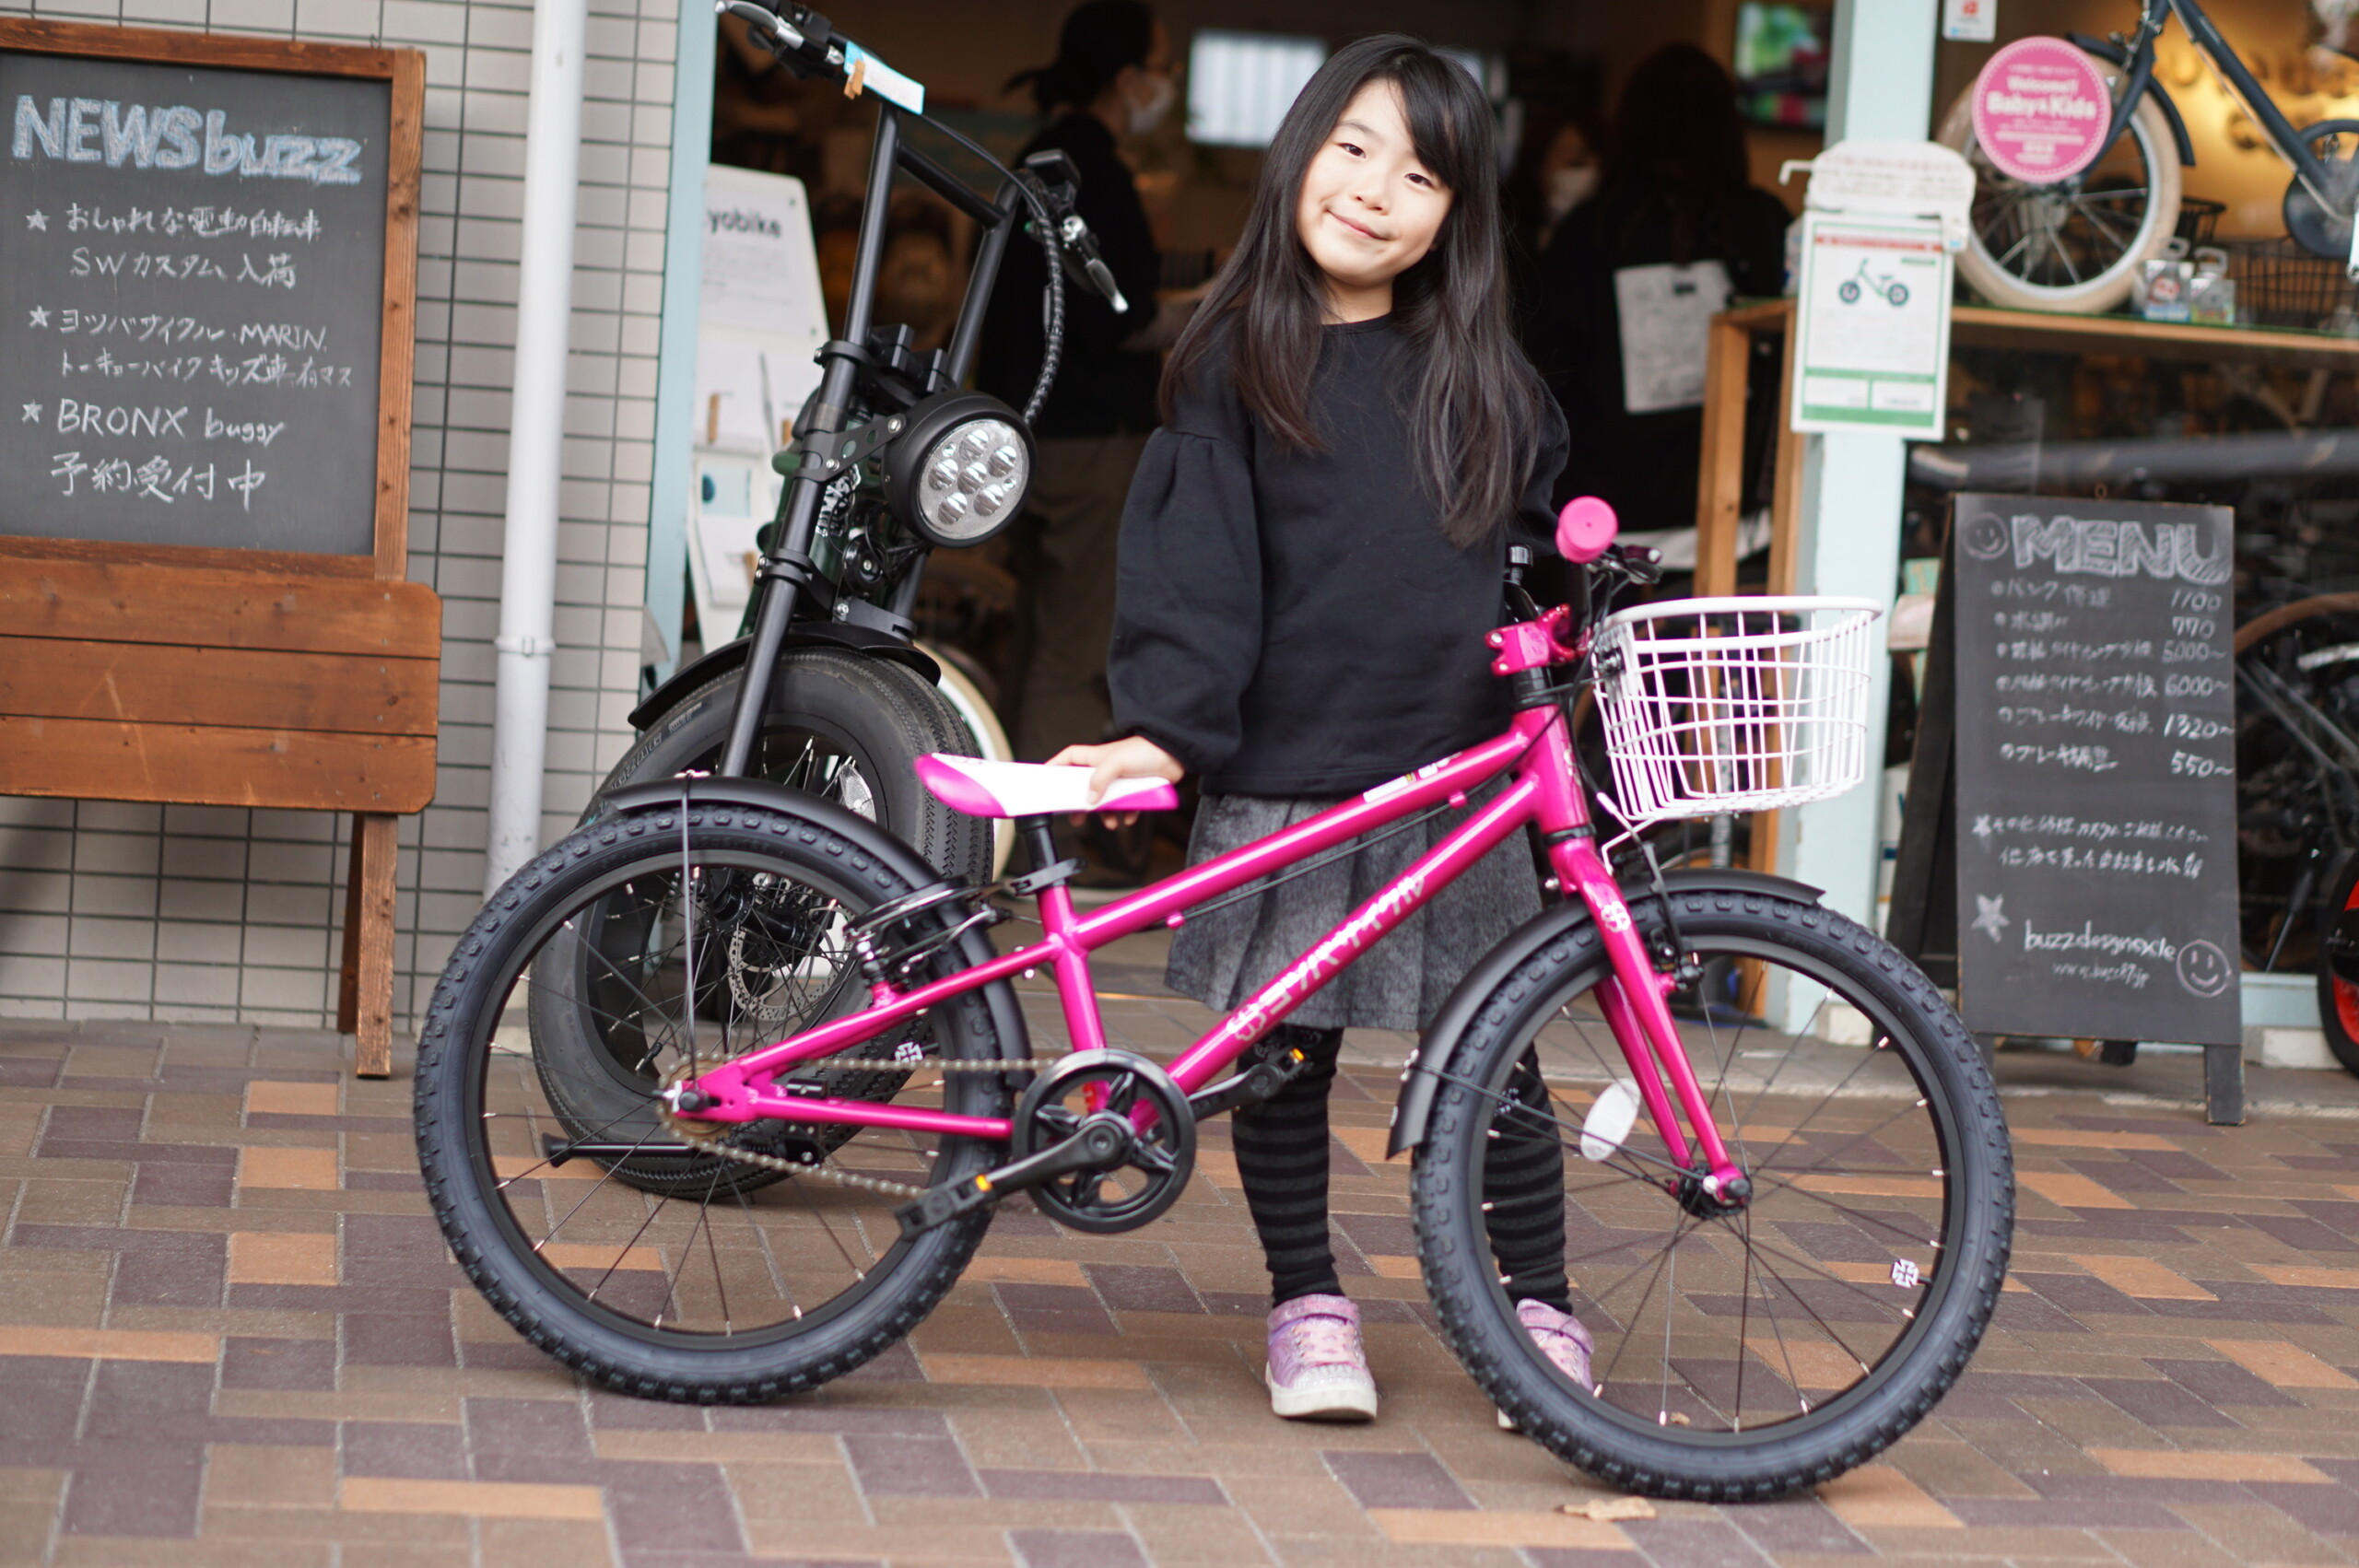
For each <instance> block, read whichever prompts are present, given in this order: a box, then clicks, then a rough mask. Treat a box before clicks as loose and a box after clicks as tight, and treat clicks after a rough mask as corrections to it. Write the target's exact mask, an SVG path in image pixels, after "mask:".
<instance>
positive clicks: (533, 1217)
mask: <svg viewBox="0 0 2359 1568" xmlns="http://www.w3.org/2000/svg"><path fill="white" fill-rule="evenodd" d="M910 891H911V890H910V887H909V885H908V884H907V883H906V882H905V881H904V880H903V879H902V878H901V877H900V876H899V875H898V874H897V873H896V872H894V871H893V870H892V869H891V868H890V867H888V866H887V865H886V864H884V863H883V862H882V861H880V860H878V859H877V858H876V857H875V856H874V854H872V853H870V852H867V851H866V850H864V849H863V846H862V845H860V844H858V843H855V842H851V841H849V840H847V839H846V838H845V837H839V836H838V835H837V834H835V833H833V832H831V831H829V830H828V829H827V828H826V827H825V826H824V825H818V824H815V823H812V822H810V821H808V820H806V819H804V818H803V817H802V816H800V815H799V814H798V813H792V812H788V811H783V810H757V809H754V808H750V807H743V806H732V805H722V804H712V805H706V804H694V805H691V806H689V807H688V808H687V810H686V811H685V812H683V811H682V810H681V809H680V808H679V807H677V806H665V807H662V808H652V809H644V810H640V811H635V812H623V813H612V814H609V815H607V816H604V817H602V818H600V819H599V820H598V821H596V822H593V823H592V824H590V825H587V826H584V827H582V828H580V829H578V830H576V831H575V832H574V833H573V834H572V835H571V836H570V837H568V838H566V839H565V840H563V841H562V842H560V843H559V844H557V846H556V847H555V848H551V849H550V850H549V851H548V852H547V853H546V854H544V855H543V856H541V857H540V858H539V859H538V860H534V862H533V863H532V864H531V865H529V866H527V867H526V868H525V869H524V870H523V871H522V872H518V873H517V875H516V876H515V877H514V878H512V879H511V881H510V882H509V883H508V885H507V886H505V887H503V888H502V889H501V890H500V891H499V893H498V894H497V895H494V897H493V898H492V900H491V902H490V903H489V904H488V905H487V906H486V907H485V908H484V910H483V912H482V913H481V914H479V915H478V916H477V917H476V918H475V922H474V924H473V925H471V926H470V927H469V928H468V930H467V931H466V933H465V934H464V936H462V937H461V938H460V939H459V942H458V946H457V949H456V951H455V952H454V953H453V954H452V959H451V963H450V965H449V966H448V967H447V968H446V969H445V970H444V971H443V975H442V978H441V982H440V984H439V985H438V986H437V987H436V989H435V993H434V1000H433V1002H432V1004H431V1006H430V1008H429V1010H428V1017H427V1022H426V1025H425V1028H424V1029H423V1030H422V1031H421V1035H420V1041H419V1051H418V1067H417V1140H418V1159H419V1164H420V1167H421V1169H422V1170H423V1172H424V1175H425V1177H426V1185H427V1191H428V1197H429V1198H430V1199H431V1200H432V1203H433V1206H434V1211H435V1216H436V1218H437V1219H438V1220H439V1221H440V1224H441V1227H442V1234H443V1235H444V1237H445V1239H446V1240H448V1241H449V1243H450V1246H451V1249H452V1253H453V1254H454V1255H456V1257H457V1258H458V1260H459V1263H460V1265H461V1267H463V1268H464V1270H466V1271H467V1274H468V1276H469V1278H471V1279H472V1280H473V1281H475V1285H476V1287H477V1288H478V1289H479V1290H481V1291H482V1292H483V1293H484V1296H485V1298H486V1299H487V1301H489V1302H490V1303H491V1305H493V1307H495V1308H496V1309H497V1310H498V1311H499V1313H500V1315H501V1316H503V1317H505V1318H506V1319H507V1320H508V1321H509V1322H510V1323H511V1325H513V1326H514V1327H515V1328H516V1329H517V1331H518V1332H520V1333H521V1334H522V1335H523V1336H524V1337H525V1338H526V1339H528V1340H531V1341H532V1342H533V1343H534V1344H535V1345H538V1346H539V1347H541V1349H543V1350H544V1351H546V1352H548V1353H549V1354H551V1355H552V1356H555V1357H556V1358H557V1360H559V1361H561V1362H563V1363H566V1364H567V1365H569V1366H571V1367H573V1368H575V1369H576V1370H577V1371H580V1372H581V1373H583V1374H584V1375H588V1376H590V1377H592V1378H594V1379H595V1380H597V1381H598V1382H600V1383H603V1384H605V1385H606V1386H608V1387H614V1388H617V1389H620V1390H622V1391H624V1392H627V1393H631V1394H637V1395H640V1396H642V1397H647V1398H667V1399H677V1400H688V1401H695V1402H699V1403H712V1402H716V1401H722V1402H732V1403H739V1402H745V1401H750V1400H757V1399H766V1398H773V1397H775V1396H777V1395H780V1394H784V1393H791V1392H793V1391H796V1390H798V1389H804V1388H809V1387H815V1386H816V1385H818V1384H820V1383H824V1382H826V1381H827V1380H828V1379H830V1378H833V1377H838V1376H840V1375H843V1374H844V1373H846V1372H849V1371H851V1370H852V1369H853V1368H854V1367H856V1366H859V1365H860V1364H861V1363H863V1362H865V1361H867V1360H869V1359H870V1358H871V1357H873V1356H874V1355H876V1354H877V1353H879V1352H882V1351H884V1350H885V1349H886V1348H887V1347H889V1346H890V1345H892V1344H893V1343H894V1342H895V1341H896V1340H898V1339H899V1338H900V1337H901V1336H902V1335H904V1334H906V1333H908V1332H909V1330H910V1328H913V1327H915V1326H916V1324H917V1323H918V1322H919V1321H920V1320H921V1318H923V1316H925V1314H926V1313H927V1312H929V1311H931V1310H932V1309H933V1305H935V1303H937V1302H938V1301H940V1299H941V1298H942V1295H943V1293H945V1292H946V1291H947V1290H948V1289H949V1288H950V1286H951V1284H952V1283H953V1282H954V1281H956V1280H957V1275H958V1271H959V1270H960V1269H962V1268H963V1267H964V1266H965V1264H966V1261H967V1258H968V1257H969V1256H970V1255H971V1254H972V1253H973V1251H974V1248H975V1246H976V1244H977V1243H978V1242H980V1240H981V1237H982V1234H983V1231H984V1229H985V1227H986V1226H987V1225H988V1223H989V1214H988V1212H983V1213H977V1214H972V1215H969V1216H967V1217H966V1218H963V1219H960V1220H955V1221H952V1222H949V1223H945V1224H941V1225H939V1226H936V1227H934V1228H933V1229H931V1230H928V1231H925V1232H923V1233H921V1235H918V1236H916V1237H915V1238H914V1239H911V1238H908V1237H904V1236H903V1235H901V1234H900V1228H899V1225H898V1222H897V1220H896V1217H895V1213H894V1211H895V1210H896V1208H898V1206H899V1205H901V1204H902V1203H905V1202H907V1201H908V1200H909V1199H910V1198H911V1197H912V1196H914V1195H916V1194H918V1193H920V1192H921V1191H922V1190H924V1189H925V1188H928V1187H931V1186H933V1184H935V1183H937V1182H944V1181H956V1180H960V1179H963V1178H965V1177H967V1176H972V1175H974V1174H975V1173H977V1172H979V1171H981V1170H983V1169H986V1168H988V1167H989V1165H990V1164H992V1161H993V1160H994V1159H995V1158H997V1157H998V1156H999V1155H1000V1153H1001V1152H1002V1151H1003V1148H1004V1144H1003V1142H1000V1141H990V1140H980V1139H973V1138H953V1137H941V1136H934V1135H932V1134H910V1133H902V1132H898V1131H886V1130H884V1129H864V1130H863V1132H862V1134H861V1136H859V1137H857V1138H855V1139H854V1140H852V1141H851V1143H849V1144H848V1145H845V1146H843V1147H842V1148H840V1149H837V1150H834V1152H833V1153H828V1152H827V1151H828V1150H829V1149H830V1148H831V1146H832V1140H823V1139H820V1138H818V1137H816V1136H815V1134H816V1130H817V1129H814V1128H812V1127H808V1126H796V1125H794V1124H790V1123H782V1122H775V1121H772V1122H757V1123H754V1124H751V1125H750V1126H746V1127H743V1128H733V1127H729V1126H726V1125H724V1124H694V1123H690V1124H687V1126H686V1127H685V1128H683V1126H682V1125H681V1124H679V1123H676V1122H675V1121H672V1120H671V1119H669V1117H668V1113H667V1112H666V1110H665V1108H664V1107H663V1105H662V1103H661V1102H659V1101H658V1099H657V1098H656V1095H657V1093H658V1091H659V1090H660V1089H661V1088H662V1087H663V1086H664V1085H666V1084H668V1083H670V1082H676V1081H678V1079H680V1078H681V1077H683V1076H685V1075H686V1074H687V1073H688V1072H689V1071H691V1070H692V1068H691V1064H692V1063H696V1064H703V1065H707V1066H709V1065H710V1064H711V1063H714V1062H717V1061H720V1060H722V1059H727V1058H729V1057H731V1056H734V1055H739V1054H742V1053H744V1052H745V1051H746V1050H748V1049H751V1048H753V1047H756V1046H757V1045H763V1044H768V1043H769V1042H770V1041H771V1040H774V1039H776V1038H777V1037H778V1034H779V1031H778V1030H777V1028H776V1027H775V1025H774V1024H773V1023H772V1021H771V1018H770V1016H769V1014H770V1005H769V1003H770V999H771V998H772V996H773V995H776V996H779V997H781V998H783V997H790V996H791V997H792V998H794V999H796V1000H797V1002H798V1006H800V1009H801V1024H800V1026H807V1025H808V1024H812V1023H816V1022H818V1021H819V1020H820V1018H822V1017H825V1016H833V1015H839V1014H841V1013H843V1012H849V1011H851V1010H852V1009H853V1008H856V1007H858V1006H861V1005H864V1003H865V1000H866V999H865V996H864V995H863V994H862V989H861V988H860V987H858V986H857V985H852V986H843V985H839V984H837V983H836V982H835V981H834V980H833V979H831V978H829V976H831V975H832V974H833V970H832V968H827V966H828V965H832V963H833V960H834V957H835V956H836V955H837V954H839V950H840V947H841V942H840V940H839V938H840V933H841V931H842V929H843V925H844V922H845V920H846V919H851V918H856V917H857V916H859V915H860V914H863V913H864V912H866V911H867V910H870V909H873V908H875V907H878V906H880V905H882V904H884V903H886V902H888V901H889V900H891V899H894V898H898V897H900V896H902V895H906V894H907V893H909V892H910ZM935 918H936V919H940V918H941V917H935ZM830 933H835V936H834V938H832V939H831V936H830ZM749 950H758V951H757V953H755V954H752V955H750V956H749ZM984 951H987V949H986V948H984V947H983V946H982V944H981V943H980V939H978V938H973V937H970V938H968V939H967V945H966V946H965V947H964V948H962V949H960V950H958V951H956V952H953V953H947V954H943V955H941V956H939V957H937V958H936V959H935V960H934V962H933V966H932V969H931V970H930V971H929V972H930V973H931V974H934V975H939V974H943V973H947V972H950V971H951V970H953V969H955V968H956V967H957V966H958V965H960V964H962V963H966V962H971V961H972V960H973V959H974V958H975V957H977V956H979V955H980V953H982V952H984ZM733 955H734V956H733ZM815 965H816V966H818V967H815ZM820 968H827V974H825V975H823V974H821V973H820V972H819V971H820ZM823 982H824V983H823ZM545 992H546V993H551V994H548V995H543V994H542V993H545ZM528 998H529V999H530V1005H528V1001H527V999H528ZM544 1002H546V1003H549V1004H551V1006H549V1007H547V1008H544V1007H543V1006H541V1005H540V1004H542V1003H544ZM999 1002H1000V1004H1001V1005H998V1006H994V1005H992V1002H991V1000H990V999H989V998H988V996H987V994H986V993H985V992H984V991H976V992H970V993H968V995H966V996H963V997H959V998H957V999H955V1000H952V1001H949V1002H945V1003H944V1004H943V1005H941V1006H938V1007H935V1008H933V1009H931V1010H930V1011H929V1012H928V1014H927V1015H926V1017H925V1018H924V1019H923V1020H921V1021H918V1023H917V1024H915V1025H914V1026H912V1025H903V1026H901V1027H898V1028H896V1029H893V1030H891V1031H889V1032H886V1033H883V1034H880V1035H879V1036H876V1037H874V1038H873V1039H870V1040H866V1041H863V1042H861V1043H859V1044H856V1045H853V1046H851V1047H847V1049H846V1050H845V1051H844V1052H842V1053H839V1055H838V1056H837V1057H835V1058H831V1059H829V1061H828V1062H827V1063H821V1064H816V1065H815V1066H814V1067H813V1068H811V1069H808V1070H805V1071H803V1072H800V1073H797V1074H794V1075H792V1076H793V1077H794V1078H801V1079H804V1080H807V1081H809V1082H811V1084H812V1086H813V1087H815V1088H817V1087H822V1086H824V1085H825V1083H826V1082H827V1080H828V1079H829V1078H830V1077H831V1076H837V1075H839V1074H840V1073H841V1072H842V1071H843V1070H841V1069H835V1070H833V1071H830V1063H833V1062H838V1061H842V1060H846V1059H869V1060H881V1062H883V1063H886V1064H889V1065H887V1066H884V1067H882V1068H881V1069H880V1070H878V1071H874V1072H873V1073H872V1074H871V1082H873V1083H874V1082H876V1081H879V1080H881V1081H882V1082H885V1083H889V1084H890V1088H889V1089H886V1090H884V1091H883V1092H881V1093H875V1094H870V1095H868V1096H866V1097H870V1098H874V1099H879V1100H884V1099H891V1100H893V1101H895V1102H896V1103H898V1104H904V1105H921V1106H934V1107H941V1108H947V1109H950V1110H953V1111H957V1112H960V1113H963V1114H968V1115H976V1116H991V1117H1003V1116H1005V1115H1006V1114H1007V1106H1008V1103H1009V1098H1010V1085H1009V1080H1008V1077H1007V1074H1005V1073H1003V1072H1001V1071H956V1069H957V1067H958V1066H959V1065H960V1064H969V1063H970V1064H984V1063H995V1062H997V1061H999V1060H1001V1059H1003V1054H1004V1053H1003V1051H1002V1048H1001V1047H1002V1043H1003V1042H1002V1039H1001V1036H1000V1034H999V1030H998V1026H997V1022H996V1021H998V1020H1003V1019H1014V1018H1017V1017H1018V1016H1019V1015H1017V1014H1016V1013H1015V1003H1014V1000H1013V997H1012V995H1008V996H1003V997H1001V998H1000V999H999ZM804 1003H808V1004H809V1005H802V1004H804ZM549 1012H555V1013H556V1014H557V1015H560V1016H565V1017H582V1018H589V1019H592V1020H594V1021H596V1022H597V1024H599V1025H600V1027H601V1028H602V1029H603V1030H604V1037H605V1039H606V1041H607V1042H608V1043H609V1044H610V1045H619V1044H621V1043H625V1042H628V1044H629V1045H631V1046H632V1047H634V1049H633V1050H632V1051H631V1053H630V1055H629V1059H628V1062H627V1063H624V1064H623V1065H624V1066H625V1067H627V1068H628V1071H618V1072H616V1074H615V1075H613V1077H612V1079H611V1081H610V1082H608V1083H607V1084H606V1086H605V1087H604V1089H603V1090H602V1094H603V1096H604V1097H603V1098H602V1099H601V1100H600V1101H599V1106H600V1114H599V1119H598V1120H597V1121H596V1122H595V1123H594V1124H585V1123H584V1122H583V1121H582V1119H581V1106H580V1102H578V1101H569V1100H568V1099H566V1098H564V1097H562V1096H561V1095H559V1094H557V1093H555V1092H553V1091H552V1089H551V1087H550V1082H549V1081H550V1077H551V1070H550V1065H549V1063H547V1062H546V1061H544V1060H543V1059H542V1057H543V1056H544V1054H545V1053H548V1052H549V1050H550V1046H549V1042H548V1039H547V1038H546V1035H545V1033H544V1032H543V1031H542V1030H541V1029H539V1028H538V1027H536V1025H537V1024H540V1023H542V1022H543V1021H544V1018H543V1017H542V1016H535V1015H546V1014H547V1013H549ZM1015 1029H1016V1030H1018V1031H1020V1029H1021V1024H1020V1022H1018V1023H1016V1024H1015ZM576 1043H577V1042H571V1041H568V1042H564V1043H563V1044H561V1046H560V1047H559V1048H558V1051H557V1054H558V1055H560V1056H562V1057H564V1058H566V1059H567V1060H568V1061H569V1060H570V1057H571V1054H572V1046H573V1045H574V1044H576ZM1012 1043H1013V1044H1014V1046H1015V1047H1016V1048H1017V1049H1018V1050H1020V1048H1021V1045H1022V1042H1021V1040H1020V1039H1019V1040H1015V1041H1014V1042H1012ZM558 1065H559V1066H563V1065H565V1063H564V1062H560V1063H559V1064H558ZM713 1141H718V1142H720V1143H722V1144H723V1145H725V1149H726V1152H725V1153H707V1152H703V1151H702V1149H700V1148H699V1147H698V1144H699V1143H709V1142H713ZM578 1145H586V1147H577V1146H578ZM659 1151H660V1152H659ZM757 1161H759V1162H764V1163H755V1162H757ZM749 1175H751V1176H759V1177H762V1178H763V1179H764V1181H765V1182H767V1183H769V1184H774V1185H760V1184H757V1183H754V1182H750V1181H748V1180H747V1179H745V1178H746V1177H747V1176H749ZM757 1186H760V1189H759V1190H755V1188H756V1187H757Z"/></svg>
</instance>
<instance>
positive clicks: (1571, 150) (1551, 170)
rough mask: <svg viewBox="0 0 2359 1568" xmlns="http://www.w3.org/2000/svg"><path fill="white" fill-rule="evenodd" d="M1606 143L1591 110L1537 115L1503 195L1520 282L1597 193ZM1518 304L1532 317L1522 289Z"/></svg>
mask: <svg viewBox="0 0 2359 1568" xmlns="http://www.w3.org/2000/svg"><path fill="white" fill-rule="evenodd" d="M1604 144H1605V134H1604V132H1603V131H1602V129H1601V128H1600V127H1599V126H1598V124H1597V123H1596V122H1595V120H1594V119H1593V118H1592V117H1591V116H1590V114H1588V113H1586V112H1568V111H1563V110H1555V111H1538V112H1535V113H1534V114H1533V115H1532V120H1531V122H1530V124H1529V127H1528V129H1527V131H1526V134H1525V135H1524V139H1523V146H1522V147H1521V149H1520V151H1519V152H1518V153H1517V155H1516V161H1515V168H1514V170H1512V171H1511V172H1510V173H1509V174H1508V180H1507V184H1506V185H1505V186H1504V187H1503V188H1502V189H1501V190H1500V193H1499V194H1500V196H1501V198H1502V199H1503V200H1504V201H1505V203H1506V205H1507V220H1508V243H1509V246H1510V251H1509V253H1508V265H1509V267H1510V268H1511V269H1513V270H1514V271H1515V272H1517V273H1519V274H1520V275H1522V276H1521V277H1520V278H1519V283H1520V284H1521V283H1525V282H1526V281H1527V280H1528V277H1529V275H1530V274H1531V272H1532V268H1533V266H1534V265H1535V264H1536V263H1538V261H1539V259H1540V258H1541V257H1542V256H1543V255H1544V254H1546V253H1547V250H1548V241H1549V240H1552V239H1554V238H1555V234H1556V228H1557V226H1558V225H1559V224H1561V223H1563V222H1564V221H1565V219H1566V218H1567V216H1570V215H1571V213H1572V210H1573V209H1574V208H1575V207H1577V206H1579V205H1581V204H1582V203H1583V202H1586V201H1588V200H1589V199H1590V197H1591V196H1593V195H1595V194H1597V182H1598V180H1599V178H1600V176H1601V174H1602V165H1603V163H1604V151H1605V146H1604ZM1517 304H1518V307H1519V310H1521V311H1522V312H1523V316H1524V319H1529V304H1530V302H1529V300H1528V298H1527V297H1526V291H1525V289H1523V288H1521V287H1520V288H1519V291H1518V296H1517Z"/></svg>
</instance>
